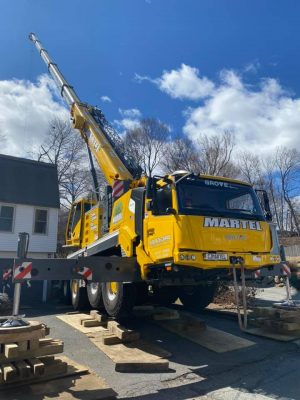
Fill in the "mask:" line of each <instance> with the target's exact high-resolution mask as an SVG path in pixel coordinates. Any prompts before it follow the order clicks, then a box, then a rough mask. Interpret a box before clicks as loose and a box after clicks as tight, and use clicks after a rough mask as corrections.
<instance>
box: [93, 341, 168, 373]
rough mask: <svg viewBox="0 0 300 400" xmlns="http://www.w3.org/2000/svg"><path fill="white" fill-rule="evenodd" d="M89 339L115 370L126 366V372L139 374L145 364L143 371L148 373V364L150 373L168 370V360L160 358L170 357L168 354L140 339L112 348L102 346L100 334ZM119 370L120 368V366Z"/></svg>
mask: <svg viewBox="0 0 300 400" xmlns="http://www.w3.org/2000/svg"><path fill="white" fill-rule="evenodd" d="M90 339H91V341H92V342H93V343H94V344H95V346H97V347H98V349H100V350H101V351H103V353H105V354H106V355H107V356H108V357H109V358H110V359H111V360H112V361H113V362H114V363H115V364H116V365H115V368H116V370H118V365H119V364H122V365H123V364H124V365H125V364H126V366H124V368H126V372H141V371H142V370H143V364H145V369H144V371H145V372H147V371H149V368H150V366H149V364H151V363H152V364H153V367H152V370H151V371H152V372H153V371H155V370H157V371H162V370H164V371H167V370H168V369H169V363H168V360H163V359H162V357H167V356H170V353H168V352H166V351H164V350H163V349H161V348H159V347H158V346H155V345H152V344H151V343H148V342H145V341H144V340H142V339H139V340H137V341H135V342H131V343H128V344H125V343H121V344H115V345H113V346H107V345H105V344H103V338H102V335H101V334H98V335H97V336H96V337H93V338H90ZM160 361H166V362H160ZM120 368H122V366H121V367H120Z"/></svg>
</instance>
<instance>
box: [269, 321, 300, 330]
mask: <svg viewBox="0 0 300 400" xmlns="http://www.w3.org/2000/svg"><path fill="white" fill-rule="evenodd" d="M264 325H265V326H268V327H270V328H273V329H277V330H280V331H284V332H289V331H299V330H300V324H297V323H295V322H283V321H274V320H266V321H265V322H264Z"/></svg>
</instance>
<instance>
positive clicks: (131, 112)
mask: <svg viewBox="0 0 300 400" xmlns="http://www.w3.org/2000/svg"><path fill="white" fill-rule="evenodd" d="M119 113H120V114H121V115H122V116H124V117H129V118H141V116H142V113H141V112H140V110H138V109H137V108H128V109H126V110H123V109H122V108H119Z"/></svg>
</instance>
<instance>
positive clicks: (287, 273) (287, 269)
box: [281, 263, 291, 276]
mask: <svg viewBox="0 0 300 400" xmlns="http://www.w3.org/2000/svg"><path fill="white" fill-rule="evenodd" d="M281 271H282V273H283V275H285V276H291V269H290V267H289V266H288V265H287V264H286V263H283V264H282V268H281Z"/></svg>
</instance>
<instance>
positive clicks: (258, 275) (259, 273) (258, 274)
mask: <svg viewBox="0 0 300 400" xmlns="http://www.w3.org/2000/svg"><path fill="white" fill-rule="evenodd" d="M260 276H261V270H260V269H257V270H256V271H254V278H255V279H258V278H260Z"/></svg>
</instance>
